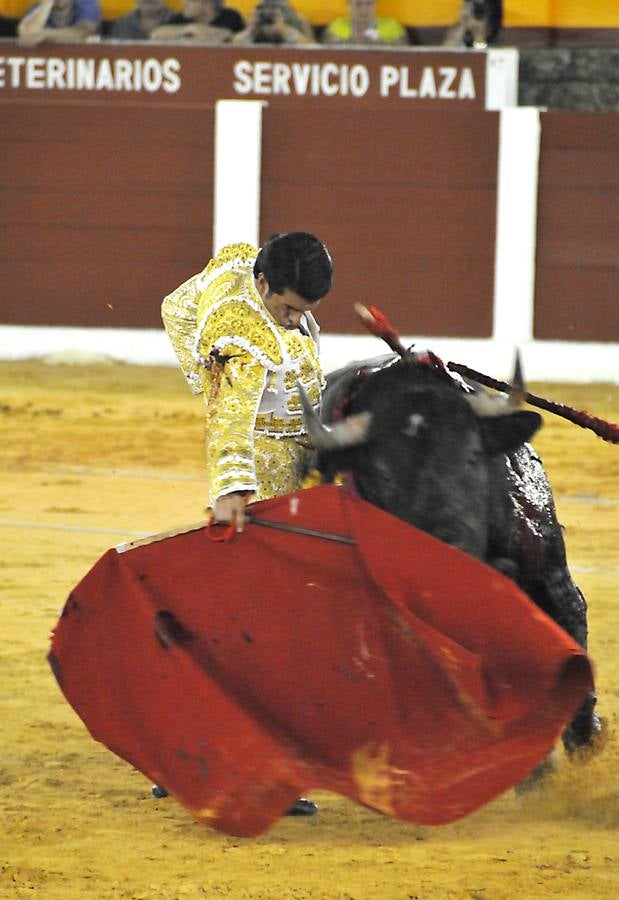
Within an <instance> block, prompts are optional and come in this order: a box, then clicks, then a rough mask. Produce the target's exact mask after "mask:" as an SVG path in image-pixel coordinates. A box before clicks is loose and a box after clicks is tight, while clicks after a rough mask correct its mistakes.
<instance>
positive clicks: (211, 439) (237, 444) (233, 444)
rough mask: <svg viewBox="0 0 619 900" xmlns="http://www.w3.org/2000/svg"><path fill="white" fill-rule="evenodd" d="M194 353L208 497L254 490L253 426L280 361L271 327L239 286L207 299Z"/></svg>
mask: <svg viewBox="0 0 619 900" xmlns="http://www.w3.org/2000/svg"><path fill="white" fill-rule="evenodd" d="M200 324H201V328H200V341H199V354H200V356H201V358H203V359H204V360H205V361H206V362H207V365H208V368H205V369H203V386H204V395H205V400H206V403H207V433H206V464H207V475H208V480H209V486H210V495H211V503H214V501H215V500H216V499H217V498H218V497H221V496H223V495H224V494H229V493H231V492H232V491H256V490H257V489H258V484H257V480H256V466H255V458H254V426H255V423H256V416H257V414H258V407H259V406H260V401H261V399H262V395H263V392H264V390H265V388H266V386H267V381H268V379H269V376H270V374H271V373H272V372H275V371H276V370H277V369H278V368H279V367H280V366H281V365H282V362H283V357H282V348H281V343H280V340H279V338H278V336H277V327H276V326H275V324H274V323H272V322H270V320H269V317H268V316H267V315H266V312H265V311H264V309H263V307H262V304H261V303H260V302H259V300H258V301H257V300H256V298H253V297H251V296H248V295H247V293H245V292H240V295H239V294H236V295H233V297H229V296H228V297H224V298H223V299H222V300H221V301H220V302H216V303H215V304H213V305H212V306H211V307H210V308H209V309H208V310H207V312H206V313H205V316H204V317H203V319H202V321H201V323H200Z"/></svg>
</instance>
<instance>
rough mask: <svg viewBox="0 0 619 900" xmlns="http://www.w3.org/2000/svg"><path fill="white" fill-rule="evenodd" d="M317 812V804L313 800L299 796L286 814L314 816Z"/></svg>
mask: <svg viewBox="0 0 619 900" xmlns="http://www.w3.org/2000/svg"><path fill="white" fill-rule="evenodd" d="M317 812H318V804H317V803H314V801H313V800H307V799H306V798H305V797H299V799H298V800H296V801H295V803H294V805H293V806H291V807H290V809H289V810H288V812H287V813H286V815H287V816H315V815H316V813H317Z"/></svg>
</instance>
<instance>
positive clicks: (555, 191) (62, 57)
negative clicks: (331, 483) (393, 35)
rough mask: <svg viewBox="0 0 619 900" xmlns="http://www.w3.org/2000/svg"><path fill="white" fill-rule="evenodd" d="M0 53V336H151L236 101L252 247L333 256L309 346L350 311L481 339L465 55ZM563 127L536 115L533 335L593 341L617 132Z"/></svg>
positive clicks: (574, 120)
mask: <svg viewBox="0 0 619 900" xmlns="http://www.w3.org/2000/svg"><path fill="white" fill-rule="evenodd" d="M1 51H2V59H1V60H0V115H1V116H2V121H3V128H2V131H1V133H0V158H1V159H2V166H1V169H0V228H2V231H3V235H4V238H3V241H2V244H1V245H0V297H1V298H2V299H1V303H2V313H1V315H0V320H1V321H2V323H4V324H24V325H28V324H32V325H67V326H79V325H84V326H97V327H111V328H122V327H142V328H156V327H159V326H160V319H159V302H160V299H161V297H162V296H163V295H165V294H166V293H168V292H169V291H170V290H171V289H173V288H174V287H175V286H176V285H177V284H179V283H180V282H181V281H182V280H184V279H185V278H187V277H188V276H190V275H191V274H193V273H194V272H195V271H197V270H198V269H200V268H202V266H203V265H204V264H205V262H206V261H207V259H208V257H209V255H210V252H211V248H212V240H213V227H212V209H213V142H214V106H215V101H216V99H217V98H220V97H224V98H226V97H227V98H237V99H238V98H239V97H243V98H254V99H256V98H257V99H262V100H264V101H266V103H267V105H266V107H265V109H264V114H263V165H262V203H261V237H262V238H265V237H267V236H268V235H269V234H270V233H272V232H274V231H279V230H286V229H292V228H306V229H308V230H312V231H315V232H316V233H317V234H319V235H320V236H321V237H323V238H324V240H325V241H327V243H328V244H329V246H330V247H331V248H332V251H333V255H334V258H335V263H336V286H335V289H334V292H333V295H332V298H331V299H330V301H329V303H328V304H325V306H324V310H323V309H321V323H322V325H323V329H324V330H325V331H328V332H355V331H357V330H358V327H357V325H356V323H355V321H354V319H353V317H352V316H351V314H350V309H351V305H352V303H353V302H354V301H356V300H363V301H365V302H371V303H376V304H378V305H381V306H383V307H384V308H385V310H386V311H387V312H388V314H390V315H392V316H393V317H394V319H395V321H397V322H398V325H399V327H400V328H401V329H402V331H403V333H409V334H425V335H442V336H447V337H449V336H454V337H479V338H486V337H490V336H491V335H492V328H493V299H494V298H493V292H494V277H495V268H494V254H495V229H496V205H497V155H498V148H499V114H498V113H496V112H489V111H487V110H485V109H484V105H485V103H484V100H485V89H486V83H485V78H486V58H485V54H483V53H473V54H467V53H453V52H452V53H449V52H446V51H444V52H440V51H437V52H428V51H426V52H421V53H419V52H415V51H412V50H411V51H406V50H403V51H401V52H390V53H384V52H381V51H369V52H362V51H346V50H329V52H328V54H326V53H325V52H324V51H318V52H316V51H312V50H306V51H296V50H295V51H291V49H290V48H282V49H280V50H274V49H273V48H268V49H267V48H243V49H242V50H236V49H233V48H212V49H210V50H208V51H207V50H205V49H204V48H199V47H174V48H164V47H145V46H141V47H139V46H134V47H131V46H122V47H121V46H112V45H106V46H104V45H97V44H89V45H80V46H79V47H77V46H75V45H74V46H73V47H64V48H60V47H56V48H37V49H36V51H24V50H22V49H20V48H17V47H15V46H14V45H11V44H8V43H4V46H3V47H2V48H1ZM278 66H279V68H277V67H278ZM295 66H296V68H295ZM329 66H330V67H331V68H326V67H329ZM286 86H287V90H288V93H286V92H284V91H283V87H286ZM276 88H277V90H279V93H278V92H277V91H276ZM583 115H584V114H583ZM583 115H557V116H555V115H553V114H546V115H544V116H543V117H542V121H543V126H542V135H543V137H542V158H541V164H540V175H541V182H540V192H539V223H538V251H537V253H538V276H537V296H536V307H535V337H543V338H548V339H553V338H561V339H565V340H574V341H583V340H596V341H608V342H613V341H619V317H618V316H617V279H618V275H619V262H618V260H617V257H616V254H615V255H613V250H614V247H615V246H616V244H617V238H618V237H619V221H618V218H617V209H618V208H619V204H618V203H617V201H618V199H619V198H618V196H617V193H618V186H617V172H616V167H615V168H613V160H614V159H616V156H613V149H612V148H613V147H614V148H616V146H617V143H618V142H619V120H618V119H617V117H611V116H608V117H607V116H596V117H590V118H589V117H586V116H584V118H583ZM592 122H595V123H596V125H597V127H596V128H593V127H591V124H592ZM568 138H569V140H571V141H572V145H573V146H566V141H567V140H568ZM238 141H240V142H242V141H243V135H242V134H239V135H238ZM592 186H593V187H595V190H594V199H593V200H591V190H590V189H591V188H592ZM567 311H569V313H570V314H569V316H566V312H567Z"/></svg>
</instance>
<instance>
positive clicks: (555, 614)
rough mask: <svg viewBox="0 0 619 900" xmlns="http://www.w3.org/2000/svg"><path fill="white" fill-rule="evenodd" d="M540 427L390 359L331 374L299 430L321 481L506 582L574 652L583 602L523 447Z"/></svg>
mask: <svg viewBox="0 0 619 900" xmlns="http://www.w3.org/2000/svg"><path fill="white" fill-rule="evenodd" d="M480 407H481V409H480ZM310 409H311V408H310ZM307 416H308V410H307V408H306V420H307ZM540 425H541V417H540V416H539V414H538V413H535V412H530V411H524V410H514V409H510V408H509V407H507V406H506V405H503V406H501V401H500V400H497V399H496V398H490V397H489V396H488V395H487V394H485V393H478V392H473V393H469V392H467V388H466V386H465V385H464V384H463V383H458V382H457V381H456V380H454V379H453V378H452V377H451V376H449V375H448V374H447V373H445V372H444V371H442V370H440V369H437V368H435V367H433V366H431V365H423V364H419V363H414V362H412V361H411V360H406V359H405V360H400V361H395V358H394V357H382V358H379V359H377V360H372V361H369V362H368V363H364V364H359V363H354V364H351V365H350V366H348V367H346V368H344V369H340V370H338V371H337V372H335V373H333V374H332V375H331V376H330V377H329V379H328V384H327V388H326V390H325V393H324V397H323V409H322V424H321V423H319V422H318V421H317V420H315V421H314V422H313V423H309V422H308V426H310V427H309V430H310V435H311V436H312V438H313V440H314V443H315V445H316V446H317V447H319V449H318V451H317V457H316V467H317V468H318V469H319V471H320V472H321V473H322V474H323V476H324V477H325V478H326V480H331V479H332V478H333V476H334V475H335V474H336V473H337V472H346V473H348V476H349V477H350V479H351V482H352V483H353V485H354V487H355V489H356V490H357V491H358V493H359V494H360V496H361V497H362V498H363V499H365V500H367V501H369V502H370V503H373V504H375V505H376V506H379V507H380V508H381V509H384V510H386V511H388V512H390V513H393V514H394V515H396V516H398V517H399V518H401V519H404V520H405V521H407V522H410V523H411V524H412V525H414V526H416V527H417V528H420V529H422V530H423V531H426V532H428V533H429V534H431V535H433V536H434V537H437V538H439V539H441V540H443V541H445V542H446V543H448V544H451V545H452V546H455V547H458V548H460V549H461V550H463V551H465V552H467V553H470V554H471V555H472V556H474V557H476V558H478V559H480V560H483V561H484V562H486V563H488V564H489V565H491V566H493V567H495V568H496V569H498V570H500V571H501V572H503V573H504V574H505V575H508V576H509V577H510V578H512V579H513V580H514V581H515V582H516V583H517V584H518V585H519V587H520V588H522V590H524V591H525V593H527V594H528V596H529V597H530V598H531V599H532V600H533V601H534V602H535V603H536V604H537V605H538V606H540V607H541V609H543V610H544V612H546V613H547V614H548V615H549V616H551V618H552V619H554V620H555V622H557V623H558V624H559V625H560V626H561V627H562V628H564V629H565V631H567V633H568V634H569V635H571V637H573V638H574V639H575V640H576V641H577V642H578V643H579V644H580V646H581V647H583V648H585V649H586V646H587V607H586V603H585V600H584V597H583V595H582V594H581V592H580V590H579V589H578V587H577V586H576V584H575V583H574V581H573V580H572V577H571V575H570V572H569V569H568V566H567V559H566V552H565V543H564V540H563V535H562V531H561V526H560V525H559V522H558V521H557V516H556V511H555V505H554V501H553V497H552V491H551V488H550V484H549V482H548V478H547V476H546V473H545V471H544V468H543V466H542V463H541V461H540V459H539V457H538V456H537V455H536V454H535V452H534V450H533V449H532V447H531V446H530V445H529V444H528V443H526V442H527V441H528V440H529V439H530V438H531V436H532V435H533V434H534V433H535V432H536V431H537V429H538V428H539V427H540ZM595 702H596V698H595V695H594V694H591V695H590V696H589V697H588V698H587V700H586V701H585V703H584V704H583V706H582V707H581V709H580V710H579V711H578V713H577V714H576V716H575V718H574V720H573V721H572V722H571V724H570V725H569V727H568V728H567V729H566V730H565V733H564V735H563V742H564V745H565V748H566V750H567V751H568V752H569V753H571V752H573V751H574V750H575V749H577V748H579V747H586V746H588V745H590V744H591V743H592V741H593V739H594V738H595V736H596V734H597V733H598V732H599V731H600V720H599V719H598V717H597V715H596V714H595V712H594V706H595Z"/></svg>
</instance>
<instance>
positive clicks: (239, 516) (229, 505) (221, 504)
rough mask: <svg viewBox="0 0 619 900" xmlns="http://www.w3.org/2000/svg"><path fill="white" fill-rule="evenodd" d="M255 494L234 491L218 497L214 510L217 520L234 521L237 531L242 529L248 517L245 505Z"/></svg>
mask: <svg viewBox="0 0 619 900" xmlns="http://www.w3.org/2000/svg"><path fill="white" fill-rule="evenodd" d="M252 497H253V494H247V493H236V492H235V493H232V494H225V495H224V496H223V497H218V498H217V500H216V501H215V508H214V510H213V512H214V517H215V521H216V522H234V523H235V525H236V530H237V531H242V530H243V528H244V526H245V522H246V521H247V518H246V516H245V506H246V505H247V503H250V502H251V499H252Z"/></svg>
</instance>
